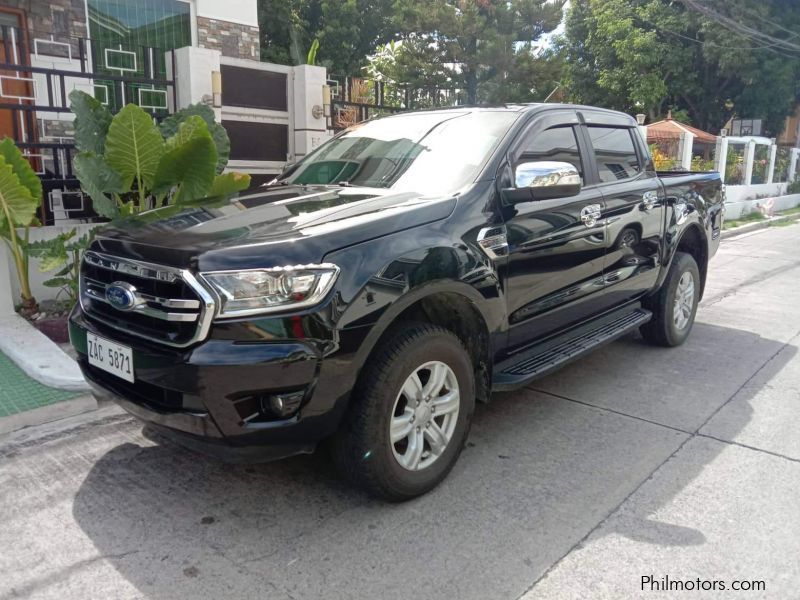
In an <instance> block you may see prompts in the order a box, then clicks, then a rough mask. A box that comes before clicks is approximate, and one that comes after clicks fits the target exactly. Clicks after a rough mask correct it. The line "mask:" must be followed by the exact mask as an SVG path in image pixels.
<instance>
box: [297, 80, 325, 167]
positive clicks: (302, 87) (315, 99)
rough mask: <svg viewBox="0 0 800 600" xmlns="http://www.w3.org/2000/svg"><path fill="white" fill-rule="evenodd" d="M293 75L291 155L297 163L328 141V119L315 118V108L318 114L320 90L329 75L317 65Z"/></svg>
mask: <svg viewBox="0 0 800 600" xmlns="http://www.w3.org/2000/svg"><path fill="white" fill-rule="evenodd" d="M293 71H294V78H293V80H292V85H293V86H294V105H293V107H292V108H293V110H292V121H293V129H294V155H295V160H300V159H301V158H303V157H304V156H305V155H306V154H308V153H309V152H311V151H312V150H314V149H315V148H316V147H317V146H319V145H320V144H322V142H324V141H325V140H327V139H328V138H329V137H331V133H330V132H329V131H328V123H327V118H326V117H325V116H324V115H322V114H319V115H318V116H315V114H314V113H315V107H319V108H318V109H317V112H318V113H319V112H320V111H322V109H323V100H322V93H323V92H322V87H323V86H324V85H326V81H327V79H328V74H327V71H326V70H325V68H324V67H318V66H316V65H298V66H296V67H294V69H293Z"/></svg>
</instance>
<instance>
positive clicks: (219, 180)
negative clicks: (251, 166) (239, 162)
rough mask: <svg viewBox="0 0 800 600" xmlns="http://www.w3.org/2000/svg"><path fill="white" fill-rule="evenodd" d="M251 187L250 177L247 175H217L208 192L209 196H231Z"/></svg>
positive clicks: (233, 173) (234, 173)
mask: <svg viewBox="0 0 800 600" xmlns="http://www.w3.org/2000/svg"><path fill="white" fill-rule="evenodd" d="M248 187H250V175H248V174H247V173H236V172H232V173H225V174H223V175H217V176H216V177H215V178H214V182H213V183H212V184H211V189H210V190H209V191H208V195H209V196H229V195H231V194H235V193H236V192H241V191H242V190H246V189H247V188H248Z"/></svg>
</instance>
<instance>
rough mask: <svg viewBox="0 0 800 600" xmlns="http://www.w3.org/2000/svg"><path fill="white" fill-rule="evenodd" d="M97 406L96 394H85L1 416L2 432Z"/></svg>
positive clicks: (61, 417) (56, 418) (72, 414)
mask: <svg viewBox="0 0 800 600" xmlns="http://www.w3.org/2000/svg"><path fill="white" fill-rule="evenodd" d="M96 408H97V400H95V398H94V396H91V395H88V394H87V395H85V396H78V397H77V398H72V399H71V400H63V401H61V402H56V403H55V404H50V405H48V406H40V407H39V408H34V409H32V410H26V411H24V412H21V413H17V414H15V415H9V416H7V417H1V418H0V434H5V433H11V432H13V431H17V430H19V429H24V428H25V427H33V426H35V425H43V424H45V423H49V422H51V421H58V420H60V419H66V418H67V417H74V416H75V415H79V414H82V413H86V412H89V411H93V410H95V409H96Z"/></svg>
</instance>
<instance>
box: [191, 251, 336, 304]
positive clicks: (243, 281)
mask: <svg viewBox="0 0 800 600" xmlns="http://www.w3.org/2000/svg"><path fill="white" fill-rule="evenodd" d="M338 274H339V267H337V266H336V265H332V264H321V265H297V266H294V267H275V268H271V269H253V270H251V271H219V272H216V273H203V274H202V275H201V276H202V278H203V279H205V280H206V281H207V282H208V283H209V284H210V285H211V287H213V288H214V290H215V291H216V292H217V294H218V295H219V296H220V299H221V300H222V303H221V306H220V311H219V315H218V316H220V317H242V316H247V315H254V314H261V313H270V312H278V311H282V310H294V309H299V308H306V307H309V306H313V305H314V304H316V303H317V302H319V301H320V300H322V298H324V297H325V294H327V293H328V292H329V291H330V289H331V287H332V286H333V283H334V281H336V276H337V275H338Z"/></svg>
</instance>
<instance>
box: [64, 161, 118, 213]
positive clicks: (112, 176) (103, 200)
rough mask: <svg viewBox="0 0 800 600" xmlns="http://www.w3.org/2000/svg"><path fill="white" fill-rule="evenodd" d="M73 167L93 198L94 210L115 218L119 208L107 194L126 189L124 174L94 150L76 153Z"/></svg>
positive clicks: (82, 185) (82, 186)
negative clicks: (113, 167)
mask: <svg viewBox="0 0 800 600" xmlns="http://www.w3.org/2000/svg"><path fill="white" fill-rule="evenodd" d="M72 168H73V169H74V170H75V174H76V175H77V176H78V180H79V181H80V182H81V189H82V190H83V191H84V192H86V193H87V194H89V197H90V198H91V199H92V207H93V208H94V211H95V212H96V213H97V214H98V215H100V216H101V217H105V218H106V219H113V218H115V217H116V216H117V215H118V214H119V208H118V207H117V203H116V202H115V201H114V199H113V198H109V197H108V196H107V194H114V193H121V192H123V191H125V189H126V188H125V186H124V184H123V181H122V176H121V175H120V174H119V173H117V172H116V171H115V170H114V169H112V168H111V167H110V166H109V165H108V163H107V162H106V161H104V160H103V159H102V158H101V157H99V156H97V155H96V154H94V153H93V152H81V153H80V154H78V155H76V156H75V158H74V159H73V161H72Z"/></svg>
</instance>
